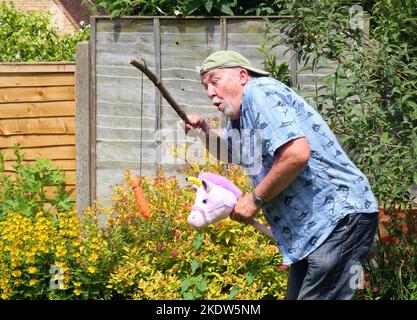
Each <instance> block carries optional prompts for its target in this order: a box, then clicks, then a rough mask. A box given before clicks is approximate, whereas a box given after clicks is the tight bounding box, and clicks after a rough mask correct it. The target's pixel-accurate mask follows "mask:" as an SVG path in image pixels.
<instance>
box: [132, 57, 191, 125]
mask: <svg viewBox="0 0 417 320" xmlns="http://www.w3.org/2000/svg"><path fill="white" fill-rule="evenodd" d="M129 63H130V64H131V65H132V66H134V67H136V68H138V69H139V70H140V71H142V72H143V73H144V74H145V75H146V76H147V77H148V78H149V80H151V81H152V82H153V84H154V85H155V86H156V87H157V88H158V89H159V91H160V92H161V94H162V96H163V97H164V98H165V100H166V101H167V102H168V103H169V104H170V106H171V107H172V108H173V109H174V110H175V112H176V113H177V114H178V116H179V117H180V118H181V119H182V120H183V121H184V122H185V123H187V124H191V123H190V120H188V117H187V114H186V113H185V112H184V110H182V109H181V107H180V106H179V105H178V103H177V102H176V101H175V100H174V98H173V97H172V96H171V94H170V93H169V92H168V90H167V89H166V88H165V86H164V85H163V83H162V81H161V80H160V79H159V78H158V77H157V76H156V75H155V74H154V73H153V72H152V71H151V70H149V69H148V67H147V66H146V64H144V63H142V62H140V61H139V60H137V59H129Z"/></svg>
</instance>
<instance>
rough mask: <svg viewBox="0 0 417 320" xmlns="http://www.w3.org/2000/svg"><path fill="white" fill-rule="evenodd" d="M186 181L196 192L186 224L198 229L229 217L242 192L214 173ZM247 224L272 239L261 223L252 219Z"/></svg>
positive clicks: (270, 233)
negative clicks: (191, 184)
mask: <svg viewBox="0 0 417 320" xmlns="http://www.w3.org/2000/svg"><path fill="white" fill-rule="evenodd" d="M187 181H189V182H191V183H193V188H194V189H195V190H196V191H197V196H196V198H195V203H194V205H193V206H192V208H191V212H190V214H189V216H188V218H187V222H188V223H189V224H190V225H191V226H193V227H195V228H198V229H200V228H205V227H207V226H208V225H209V224H210V223H215V222H217V221H219V220H221V219H224V218H227V217H229V216H230V213H231V212H232V211H233V209H234V207H235V205H236V203H237V200H238V199H239V198H240V196H241V195H242V191H240V190H239V188H238V187H236V186H235V185H234V184H233V183H232V182H231V181H230V180H228V179H226V178H225V177H222V176H219V175H217V174H214V173H201V174H200V175H199V176H198V178H194V177H189V178H187ZM249 223H250V224H251V225H253V226H254V227H255V228H256V229H258V230H259V231H261V232H262V233H264V234H265V235H267V236H268V237H270V238H273V233H272V231H271V229H269V228H268V227H266V226H264V225H263V224H262V223H259V222H258V221H256V220H254V219H252V220H251V221H249Z"/></svg>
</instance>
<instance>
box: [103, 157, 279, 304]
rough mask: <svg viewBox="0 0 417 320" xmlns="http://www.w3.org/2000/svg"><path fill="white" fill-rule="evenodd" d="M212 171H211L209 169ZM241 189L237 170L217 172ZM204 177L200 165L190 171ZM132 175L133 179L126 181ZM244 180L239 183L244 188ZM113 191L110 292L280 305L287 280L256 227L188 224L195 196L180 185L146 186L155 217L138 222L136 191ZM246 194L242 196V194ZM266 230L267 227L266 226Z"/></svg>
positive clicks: (159, 182)
mask: <svg viewBox="0 0 417 320" xmlns="http://www.w3.org/2000/svg"><path fill="white" fill-rule="evenodd" d="M209 166H210V165H206V167H205V171H207V170H206V169H208V167H209ZM215 167H216V168H217V169H220V170H219V171H220V172H219V173H221V174H223V175H224V176H227V177H229V178H230V179H231V180H232V181H234V182H235V183H236V184H237V185H239V186H240V187H241V188H242V187H244V188H246V190H247V188H248V186H247V183H246V181H245V179H246V178H245V175H244V174H243V172H242V171H241V170H242V169H241V168H240V167H238V166H233V165H227V166H225V165H223V166H221V165H217V166H216V165H213V166H211V168H210V169H211V170H210V172H214V168H215ZM196 169H201V167H199V166H197V165H195V166H194V168H193V169H192V170H191V171H193V173H195V171H194V170H196ZM128 176H129V174H127V177H128ZM238 179H240V181H239V180H238ZM127 181H129V179H128V178H127V179H126V182H125V183H123V184H120V185H117V186H116V187H115V188H114V194H113V199H112V200H113V205H112V206H111V208H110V210H109V220H108V225H107V228H106V231H105V235H106V238H107V239H108V241H109V250H110V251H111V252H112V253H113V256H112V259H113V260H112V261H113V263H114V264H115V265H114V268H113V271H112V273H111V276H110V280H109V284H108V286H107V287H108V288H111V289H112V290H114V291H115V292H117V294H116V296H118V297H119V298H124V299H228V298H230V299H263V298H265V299H266V298H270V299H280V298H283V296H284V293H285V286H286V272H285V271H281V269H280V268H279V267H280V265H281V264H282V260H281V256H280V255H279V252H278V249H277V247H276V244H275V243H274V242H273V241H272V240H271V239H269V238H266V237H265V236H264V235H263V234H261V233H259V232H257V231H255V229H253V227H251V226H245V225H242V224H239V223H237V222H234V221H232V220H230V219H227V220H225V221H221V222H219V223H217V224H215V225H210V226H209V227H208V228H207V229H205V230H203V231H197V230H195V229H193V228H192V227H190V226H189V225H188V224H187V222H186V218H187V216H188V214H189V211H190V208H191V205H192V204H193V201H194V196H195V191H194V190H193V189H192V188H191V187H190V186H189V187H188V186H187V187H184V188H180V187H179V185H178V181H177V179H176V177H164V176H163V174H162V172H161V173H160V174H159V175H158V176H156V177H155V178H154V179H148V178H144V179H143V180H142V187H143V189H144V191H145V194H146V197H147V200H148V202H149V206H150V210H151V213H152V216H151V218H150V219H149V220H146V219H144V218H143V217H141V216H140V212H139V211H138V209H137V206H136V204H135V200H134V198H133V195H132V192H131V189H130V184H129V183H128V182H127ZM243 190H244V189H243ZM264 222H265V221H264Z"/></svg>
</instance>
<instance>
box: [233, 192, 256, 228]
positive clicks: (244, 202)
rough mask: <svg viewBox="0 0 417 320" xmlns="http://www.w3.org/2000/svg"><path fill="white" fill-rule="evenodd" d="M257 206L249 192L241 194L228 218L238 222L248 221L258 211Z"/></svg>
mask: <svg viewBox="0 0 417 320" xmlns="http://www.w3.org/2000/svg"><path fill="white" fill-rule="evenodd" d="M258 211H259V208H258V207H257V206H256V205H255V203H254V202H253V197H252V194H251V193H246V194H245V195H243V196H242V197H241V198H240V199H239V200H238V201H237V203H236V206H235V208H234V209H233V211H232V213H231V214H230V218H231V219H233V220H236V221H238V222H243V223H248V222H249V221H250V220H252V219H253V218H254V217H255V216H256V214H257V213H258Z"/></svg>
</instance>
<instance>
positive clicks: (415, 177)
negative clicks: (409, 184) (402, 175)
mask: <svg viewBox="0 0 417 320" xmlns="http://www.w3.org/2000/svg"><path fill="white" fill-rule="evenodd" d="M414 183H415V184H417V172H414Z"/></svg>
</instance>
